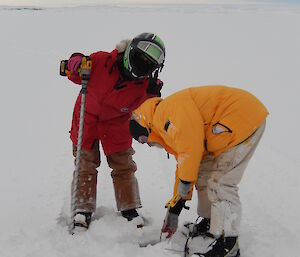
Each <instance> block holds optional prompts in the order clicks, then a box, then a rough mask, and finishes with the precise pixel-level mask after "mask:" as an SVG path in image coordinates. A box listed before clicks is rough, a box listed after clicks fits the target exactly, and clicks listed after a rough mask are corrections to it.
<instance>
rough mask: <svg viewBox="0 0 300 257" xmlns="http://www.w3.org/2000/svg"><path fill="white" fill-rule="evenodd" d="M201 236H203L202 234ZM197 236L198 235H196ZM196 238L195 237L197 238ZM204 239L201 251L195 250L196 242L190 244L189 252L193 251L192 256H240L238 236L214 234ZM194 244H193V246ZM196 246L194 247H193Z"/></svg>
mask: <svg viewBox="0 0 300 257" xmlns="http://www.w3.org/2000/svg"><path fill="white" fill-rule="evenodd" d="M200 237H201V236H200ZM196 238H197V237H196ZM196 238H194V239H196ZM202 239H203V241H201V243H200V244H199V246H200V245H201V244H202V247H201V246H200V248H202V249H201V250H200V251H197V250H195V248H196V245H195V242H193V243H192V242H191V244H190V247H189V246H188V248H189V249H188V252H190V253H192V255H191V256H192V257H196V256H198V257H216V256H217V257H239V256H240V249H239V243H238V237H223V236H221V237H219V238H214V237H213V236H212V235H208V236H206V237H202ZM192 244H193V246H192ZM204 244H206V250H204V249H203V246H204ZM192 248H194V249H192Z"/></svg>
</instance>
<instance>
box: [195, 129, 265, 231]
mask: <svg viewBox="0 0 300 257" xmlns="http://www.w3.org/2000/svg"><path fill="white" fill-rule="evenodd" d="M264 130H265V123H264V124H263V125H261V126H260V127H259V128H258V129H257V130H256V132H255V133H254V134H253V135H251V137H249V138H248V139H247V140H245V141H244V142H242V143H241V144H239V145H237V146H235V147H233V148H231V149H229V150H227V151H226V152H224V153H222V154H221V155H219V156H218V157H216V158H214V157H213V156H211V155H208V156H207V157H206V158H204V159H203V160H202V161H201V163H200V168H199V175H198V180H197V182H196V189H197V193H198V210H197V211H198V215H199V216H201V217H204V218H210V219H211V224H210V231H209V232H210V233H211V234H213V235H215V236H217V237H218V236H220V235H222V234H224V236H238V234H239V226H240V221H241V215H242V210H241V209H242V208H241V202H240V199H239V194H238V184H239V182H240V181H241V179H242V176H243V174H244V171H245V169H246V167H247V165H248V162H249V160H250V159H251V157H252V155H253V153H254V151H255V149H256V147H257V145H258V143H259V141H260V139H261V137H262V135H263V133H264Z"/></svg>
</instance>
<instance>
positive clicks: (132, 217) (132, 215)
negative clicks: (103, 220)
mask: <svg viewBox="0 0 300 257" xmlns="http://www.w3.org/2000/svg"><path fill="white" fill-rule="evenodd" d="M121 214H122V216H123V217H124V218H125V219H127V220H128V221H129V222H132V223H133V224H135V225H136V226H137V228H142V227H143V226H144V220H143V218H142V217H141V216H140V215H139V214H138V212H137V211H136V209H130V210H126V211H121Z"/></svg>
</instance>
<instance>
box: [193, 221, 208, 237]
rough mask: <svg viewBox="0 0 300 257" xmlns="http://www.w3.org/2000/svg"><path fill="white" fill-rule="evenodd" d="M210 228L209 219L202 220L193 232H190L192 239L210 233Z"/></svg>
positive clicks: (194, 227)
mask: <svg viewBox="0 0 300 257" xmlns="http://www.w3.org/2000/svg"><path fill="white" fill-rule="evenodd" d="M209 228H210V219H208V218H202V220H201V221H200V222H199V223H198V224H196V225H194V226H193V229H192V231H191V232H190V234H189V236H190V237H196V236H201V235H205V233H207V232H208V231H209Z"/></svg>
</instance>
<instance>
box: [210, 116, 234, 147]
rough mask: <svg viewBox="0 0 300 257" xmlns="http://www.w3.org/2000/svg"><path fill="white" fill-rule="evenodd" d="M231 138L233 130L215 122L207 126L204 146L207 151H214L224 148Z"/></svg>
mask: <svg viewBox="0 0 300 257" xmlns="http://www.w3.org/2000/svg"><path fill="white" fill-rule="evenodd" d="M232 139H233V131H232V130H231V129H230V128H229V127H228V126H226V125H225V124H222V123H221V122H217V123H215V124H213V125H212V126H209V127H208V129H207V130H206V148H207V151H208V152H215V151H220V150H222V149H225V148H226V147H227V146H228V145H229V144H230V143H231V142H232Z"/></svg>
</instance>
